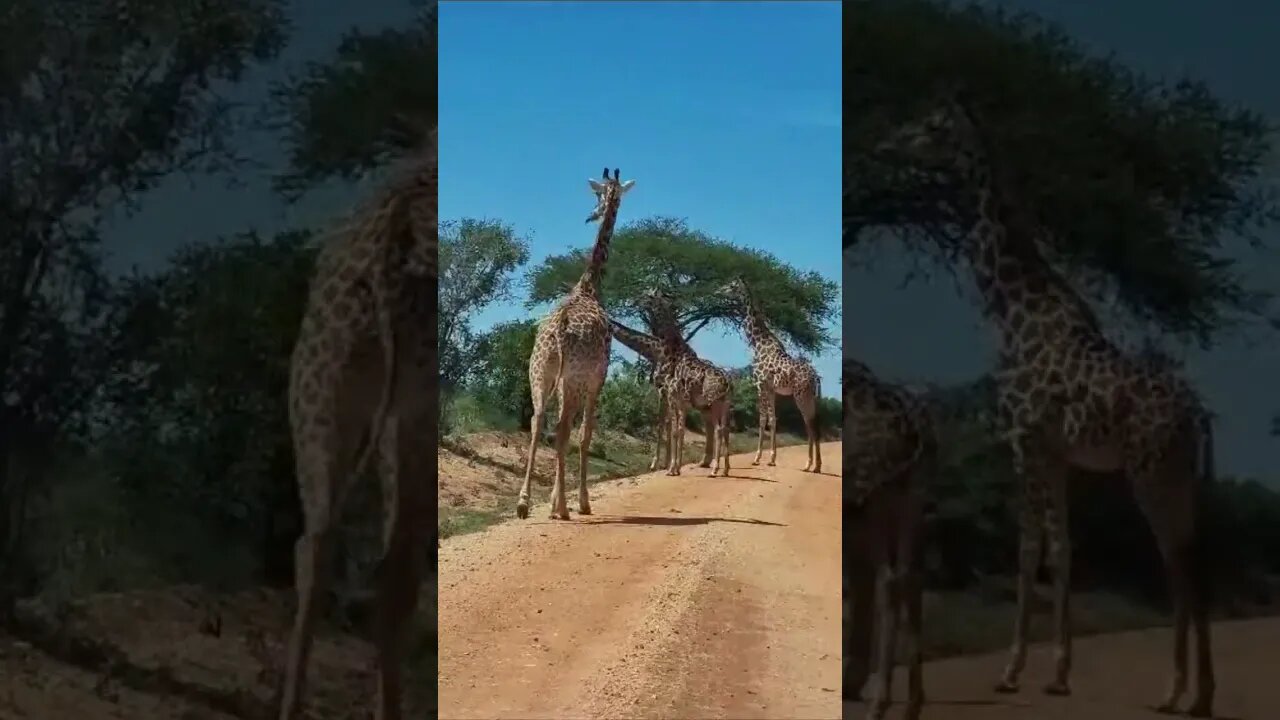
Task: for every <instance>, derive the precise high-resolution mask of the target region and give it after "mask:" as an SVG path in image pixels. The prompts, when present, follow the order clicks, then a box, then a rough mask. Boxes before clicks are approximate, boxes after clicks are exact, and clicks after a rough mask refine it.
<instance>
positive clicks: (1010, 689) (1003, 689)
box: [995, 680, 1018, 695]
mask: <svg viewBox="0 0 1280 720" xmlns="http://www.w3.org/2000/svg"><path fill="white" fill-rule="evenodd" d="M995 690H996V692H998V693H1003V694H1005V695H1012V694H1013V693H1016V692H1018V683H1016V682H1011V681H1009V680H1001V681H1000V682H998V683H996V687H995Z"/></svg>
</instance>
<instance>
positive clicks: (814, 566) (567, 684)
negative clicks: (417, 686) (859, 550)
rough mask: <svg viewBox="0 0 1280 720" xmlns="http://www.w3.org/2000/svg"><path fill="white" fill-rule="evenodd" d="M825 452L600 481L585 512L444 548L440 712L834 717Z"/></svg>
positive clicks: (833, 455) (538, 518)
mask: <svg viewBox="0 0 1280 720" xmlns="http://www.w3.org/2000/svg"><path fill="white" fill-rule="evenodd" d="M823 456H824V460H825V462H826V467H825V468H824V471H823V474H820V475H815V474H812V473H804V472H801V471H800V469H799V468H800V467H803V465H804V459H805V449H804V448H803V446H801V447H789V448H782V449H780V450H779V457H778V466H777V467H764V466H760V467H753V466H751V465H750V464H749V460H750V457H751V456H750V455H739V456H735V457H734V458H733V471H732V473H733V476H732V477H729V478H723V477H720V478H711V477H708V476H707V474H708V472H709V471H708V470H706V469H704V468H697V467H692V468H686V469H685V471H684V474H683V475H681V476H679V477H667V476H665V475H662V474H660V473H651V474H648V475H644V476H640V477H638V478H626V479H622V480H615V481H610V482H608V483H601V484H599V485H596V486H593V487H592V509H593V511H594V513H595V514H594V515H592V516H589V517H579V516H577V515H575V516H574V519H573V520H571V521H569V522H553V521H550V520H547V519H545V518H546V516H547V510H548V508H547V505H546V504H545V502H544V503H541V504H539V505H536V506H535V507H534V508H532V512H531V519H530V520H528V521H524V522H516V521H513V522H506V523H503V524H501V525H498V526H496V527H494V528H492V529H490V530H488V531H485V532H482V533H476V534H474V535H468V536H463V537H460V538H455V539H451V540H448V541H445V543H444V545H443V547H442V548H441V550H440V585H439V588H440V589H439V614H438V616H439V621H440V648H439V652H440V655H439V657H440V680H439V688H438V689H439V697H440V717H441V718H448V719H453V718H459V719H460V718H606V717H607V718H624V717H628V718H669V717H681V718H712V717H724V718H835V717H837V716H838V715H839V713H840V708H841V705H840V700H839V682H840V620H841V615H840V581H839V577H840V576H839V573H840V477H839V474H840V445H839V444H838V443H828V444H826V445H824V446H823ZM571 495H572V492H571ZM571 509H572V503H571ZM513 514H514V513H513Z"/></svg>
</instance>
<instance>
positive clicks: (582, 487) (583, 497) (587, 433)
mask: <svg viewBox="0 0 1280 720" xmlns="http://www.w3.org/2000/svg"><path fill="white" fill-rule="evenodd" d="M595 428H596V394H595V393H589V394H588V395H587V401H586V407H585V408H584V409H583V412H582V430H581V434H580V435H579V437H578V514H579V515H590V514H591V498H590V497H588V495H587V457H588V455H590V453H591V435H592V434H593V433H594V432H595Z"/></svg>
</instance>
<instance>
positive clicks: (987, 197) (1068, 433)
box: [886, 93, 1215, 717]
mask: <svg viewBox="0 0 1280 720" xmlns="http://www.w3.org/2000/svg"><path fill="white" fill-rule="evenodd" d="M886 147H888V148H896V149H897V150H898V151H901V152H904V153H905V154H906V156H907V157H909V158H911V159H913V160H914V161H915V164H918V165H927V166H930V167H931V168H935V169H940V171H941V172H944V173H952V174H954V176H955V177H956V179H958V180H959V181H960V183H961V186H962V187H963V188H964V189H965V192H967V193H972V194H973V197H974V198H975V199H976V205H975V209H976V217H977V219H976V222H975V223H974V224H973V225H972V226H971V227H969V228H968V229H967V233H966V237H965V239H964V252H965V254H966V255H967V259H968V261H969V265H970V266H971V269H972V273H973V277H974V280H975V282H976V285H977V287H978V290H979V292H980V293H981V296H982V298H983V301H984V303H983V304H984V310H985V313H986V315H987V317H988V318H989V320H990V321H991V323H992V325H994V326H995V328H996V329H997V331H998V335H999V340H1000V346H999V368H998V370H997V372H996V374H995V377H996V380H997V383H998V404H997V418H998V420H999V421H1000V423H1001V424H1002V426H1003V429H1004V430H1005V432H1006V433H1007V437H1008V440H1009V443H1010V447H1011V449H1012V452H1013V462H1014V470H1015V472H1016V473H1017V475H1018V477H1019V478H1020V480H1021V482H1020V487H1021V504H1020V527H1021V539H1020V550H1019V576H1018V614H1017V618H1016V621H1015V623H1014V640H1013V647H1012V650H1011V654H1010V659H1009V663H1008V665H1007V666H1006V668H1005V671H1004V676H1003V678H1002V679H1001V681H1000V683H999V684H998V685H997V690H999V691H1001V692H1016V691H1017V689H1018V675H1019V674H1020V673H1021V671H1022V669H1023V667H1024V665H1025V662H1026V653H1027V623H1028V620H1029V614H1030V596H1031V591H1032V586H1033V582H1034V579H1035V571H1036V568H1037V565H1038V564H1039V559H1040V550H1041V543H1042V541H1043V535H1042V533H1043V534H1046V535H1048V538H1049V553H1048V555H1049V558H1050V561H1051V564H1052V566H1053V567H1054V597H1053V614H1054V628H1055V635H1056V646H1057V647H1056V658H1055V659H1056V663H1055V666H1056V667H1055V673H1054V679H1053V681H1052V682H1050V683H1049V684H1048V685H1047V686H1046V687H1045V688H1044V690H1045V692H1046V693H1049V694H1053V695H1066V694H1069V693H1070V685H1069V684H1068V676H1069V673H1070V669H1071V625H1070V622H1071V621H1070V610H1069V593H1070V571H1071V541H1070V536H1069V524H1068V516H1067V510H1068V507H1067V504H1068V503H1067V493H1066V483H1067V475H1068V469H1069V467H1071V466H1077V467H1082V468H1086V469H1090V470H1094V471H1114V470H1120V471H1123V473H1124V475H1125V476H1126V478H1127V479H1128V481H1129V483H1130V484H1131V487H1132V490H1133V493H1134V495H1135V497H1136V499H1137V503H1138V505H1139V507H1140V508H1141V510H1142V512H1143V514H1144V515H1145V517H1146V519H1147V522H1148V523H1149V524H1150V526H1151V529H1152V531H1153V533H1154V535H1155V538H1156V543H1157V545H1158V546H1159V549H1160V552H1161V555H1162V557H1163V559H1164V565H1165V570H1166V574H1167V577H1168V582H1169V586H1170V593H1171V595H1172V597H1173V608H1174V645H1173V674H1172V678H1171V682H1170V686H1169V690H1168V692H1167V694H1166V695H1165V698H1164V700H1163V701H1162V702H1161V703H1160V704H1159V706H1158V707H1157V709H1158V710H1160V711H1161V712H1165V713H1171V712H1175V711H1176V708H1177V705H1178V702H1179V700H1180V699H1181V697H1182V695H1183V694H1184V693H1185V691H1186V687H1187V631H1188V624H1189V623H1190V624H1193V625H1194V628H1195V637H1196V660H1197V663H1196V664H1197V687H1196V695H1195V699H1194V700H1193V702H1192V704H1191V706H1190V708H1189V710H1188V714H1189V715H1191V716H1193V717H1208V716H1210V715H1211V714H1212V706H1213V696H1214V690H1215V680H1214V673H1213V659H1212V653H1211V649H1210V631H1209V615H1208V602H1209V590H1210V588H1209V585H1210V583H1209V577H1208V573H1209V567H1208V563H1209V561H1210V559H1209V558H1208V557H1207V547H1206V541H1205V538H1204V524H1203V523H1204V520H1203V518H1202V510H1201V508H1200V498H1201V497H1202V493H1203V492H1204V491H1205V490H1206V489H1207V487H1208V484H1209V483H1211V482H1212V480H1213V475H1214V470H1213V432H1212V424H1211V420H1210V416H1209V413H1208V412H1207V411H1206V410H1205V409H1204V408H1203V406H1202V404H1201V402H1200V400H1199V398H1198V397H1197V396H1196V394H1195V392H1194V391H1193V390H1192V389H1191V388H1190V387H1189V386H1188V384H1187V383H1186V382H1185V381H1184V380H1183V379H1182V378H1180V377H1178V376H1177V375H1175V374H1173V373H1172V372H1170V370H1169V369H1168V368H1167V367H1161V366H1160V365H1158V364H1156V363H1151V362H1146V361H1143V360H1140V359H1137V358H1134V357H1130V356H1129V355H1128V354H1126V353H1124V352H1123V351H1121V350H1120V349H1119V348H1118V347H1116V346H1115V345H1114V344H1113V343H1111V342H1110V341H1109V340H1108V339H1107V338H1106V336H1105V335H1104V334H1103V332H1102V330H1101V325H1100V323H1099V322H1098V320H1097V318H1096V317H1095V316H1094V315H1093V313H1092V311H1091V310H1090V309H1089V307H1088V306H1087V305H1086V304H1085V302H1084V301H1083V300H1082V299H1081V298H1080V297H1079V296H1078V295H1077V294H1076V293H1075V292H1074V291H1073V290H1072V289H1071V288H1070V286H1069V285H1068V284H1067V282H1066V280H1065V279H1063V278H1062V277H1061V276H1060V275H1059V274H1058V273H1057V272H1056V271H1055V270H1054V269H1053V267H1052V266H1051V265H1050V264H1049V263H1048V261H1047V260H1046V259H1045V258H1044V257H1043V256H1042V255H1041V253H1040V251H1039V249H1038V248H1037V247H1036V245H1035V241H1036V237H1037V235H1038V233H1039V232H1042V231H1036V232H1035V233H1032V232H1022V230H1023V229H1024V228H1025V227H1027V226H1030V227H1035V226H1034V225H1031V224H1030V221H1029V219H1028V218H1027V217H1026V216H1025V215H1020V214H1019V208H1017V207H1016V206H1015V205H1013V204H1012V203H1010V200H1009V196H1007V195H1005V194H1004V193H1007V192H1010V191H1011V188H1010V186H1009V183H1007V182H1002V181H1001V176H1000V175H999V172H1000V167H999V165H998V164H997V163H995V162H993V156H992V155H991V150H992V149H993V147H992V145H990V144H989V143H988V142H987V140H986V136H985V134H984V131H983V127H982V125H981V124H980V123H979V122H978V119H977V118H976V116H975V115H974V114H973V113H972V112H970V110H969V109H968V106H967V103H966V102H965V100H964V99H963V98H962V97H961V95H960V94H958V93H957V94H956V95H955V96H954V97H950V98H948V99H947V100H946V101H944V102H943V103H942V104H941V105H940V106H939V107H938V108H936V109H935V110H934V111H933V112H932V113H930V114H929V115H928V116H926V117H925V118H924V119H923V120H922V121H920V122H918V123H916V124H913V125H910V126H907V127H906V128H903V129H902V130H900V131H899V133H898V134H897V135H896V136H895V138H894V139H893V141H892V142H891V143H888V144H886ZM1015 231H1017V232H1016V234H1015ZM1197 464H1199V467H1197Z"/></svg>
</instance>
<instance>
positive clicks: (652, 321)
mask: <svg viewBox="0 0 1280 720" xmlns="http://www.w3.org/2000/svg"><path fill="white" fill-rule="evenodd" d="M667 302H668V301H661V302H660V303H659V304H658V305H657V306H656V307H654V308H653V309H652V310H651V312H650V313H649V318H648V320H649V329H650V330H651V331H653V334H654V336H655V337H657V338H658V339H659V340H661V341H662V343H663V345H664V346H665V347H666V350H667V352H668V353H670V354H672V355H678V354H682V353H690V354H693V348H691V347H689V343H687V342H685V339H684V333H683V332H682V331H681V330H680V324H679V323H677V322H676V317H675V312H674V311H673V310H672V308H671V306H670V305H669V304H667Z"/></svg>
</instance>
